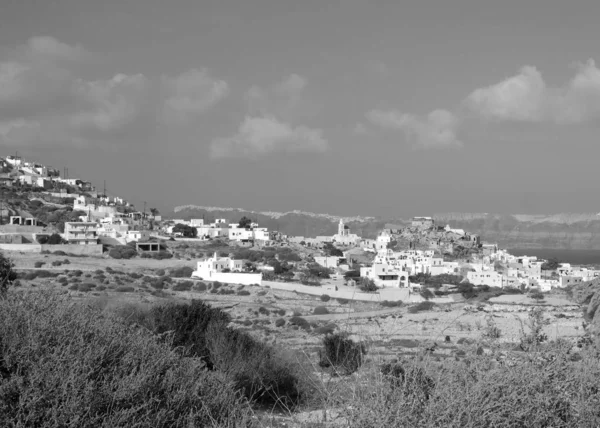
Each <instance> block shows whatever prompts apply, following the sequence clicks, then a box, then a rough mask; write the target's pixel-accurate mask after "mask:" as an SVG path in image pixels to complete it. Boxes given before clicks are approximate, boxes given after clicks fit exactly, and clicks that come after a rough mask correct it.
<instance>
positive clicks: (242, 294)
mask: <svg viewBox="0 0 600 428" xmlns="http://www.w3.org/2000/svg"><path fill="white" fill-rule="evenodd" d="M237 295H238V296H249V295H250V292H249V291H248V290H240V291H238V292H237Z"/></svg>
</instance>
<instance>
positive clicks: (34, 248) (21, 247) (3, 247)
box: [0, 244, 42, 253]
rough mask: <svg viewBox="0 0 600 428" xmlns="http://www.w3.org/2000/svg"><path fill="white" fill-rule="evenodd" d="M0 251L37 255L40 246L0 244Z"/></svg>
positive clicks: (40, 249) (40, 248)
mask: <svg viewBox="0 0 600 428" xmlns="http://www.w3.org/2000/svg"><path fill="white" fill-rule="evenodd" d="M0 250H3V251H20V252H23V253H39V252H41V251H42V246H41V245H39V244H0Z"/></svg>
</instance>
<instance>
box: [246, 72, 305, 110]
mask: <svg viewBox="0 0 600 428" xmlns="http://www.w3.org/2000/svg"><path fill="white" fill-rule="evenodd" d="M307 85H308V81H307V80H306V78H304V77H302V76H300V75H298V74H291V75H289V76H287V77H285V78H284V79H283V80H282V81H281V82H278V83H276V84H274V85H271V86H269V87H267V88H261V87H259V86H252V87H251V88H250V89H249V90H248V92H247V93H246V102H247V103H248V109H249V111H250V113H251V114H256V115H264V114H276V115H277V116H280V117H283V118H285V119H286V120H292V119H293V118H294V116H296V115H298V114H302V113H303V112H302V109H303V108H305V109H306V108H308V105H307V103H306V102H305V100H304V99H303V95H304V92H305V89H306V86H307Z"/></svg>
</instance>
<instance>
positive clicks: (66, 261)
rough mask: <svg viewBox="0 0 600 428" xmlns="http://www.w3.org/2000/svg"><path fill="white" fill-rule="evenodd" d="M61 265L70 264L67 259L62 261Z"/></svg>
mask: <svg viewBox="0 0 600 428" xmlns="http://www.w3.org/2000/svg"><path fill="white" fill-rule="evenodd" d="M62 262H63V265H70V264H71V262H70V261H69V259H64V260H63V261H62Z"/></svg>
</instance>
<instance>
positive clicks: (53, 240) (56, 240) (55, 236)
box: [47, 233, 63, 245]
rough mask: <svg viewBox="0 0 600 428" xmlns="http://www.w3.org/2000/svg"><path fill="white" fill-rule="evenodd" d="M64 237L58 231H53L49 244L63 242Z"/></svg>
mask: <svg viewBox="0 0 600 428" xmlns="http://www.w3.org/2000/svg"><path fill="white" fill-rule="evenodd" d="M62 242H63V239H62V237H61V236H60V235H59V234H58V233H53V234H52V235H50V238H48V242H47V243H48V245H60V244H62Z"/></svg>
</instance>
